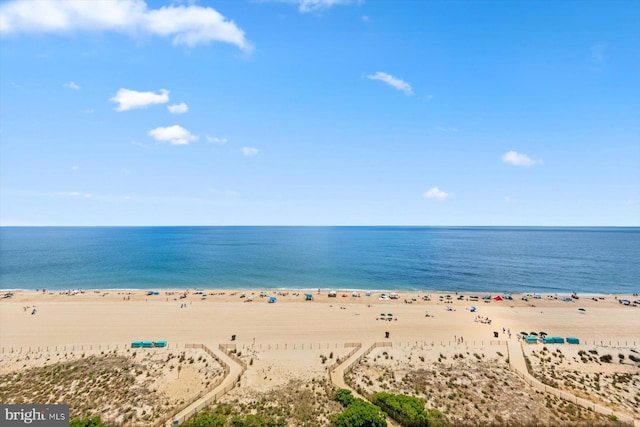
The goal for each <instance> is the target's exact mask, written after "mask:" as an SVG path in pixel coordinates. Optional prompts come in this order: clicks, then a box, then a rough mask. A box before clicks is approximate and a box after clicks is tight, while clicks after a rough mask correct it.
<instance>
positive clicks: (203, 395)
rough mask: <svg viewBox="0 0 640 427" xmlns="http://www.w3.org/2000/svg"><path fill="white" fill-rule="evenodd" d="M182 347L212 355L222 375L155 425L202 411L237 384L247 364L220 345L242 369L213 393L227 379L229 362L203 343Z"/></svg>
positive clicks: (179, 419)
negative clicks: (189, 408)
mask: <svg viewBox="0 0 640 427" xmlns="http://www.w3.org/2000/svg"><path fill="white" fill-rule="evenodd" d="M184 348H200V349H202V350H204V351H205V352H206V353H207V354H208V355H210V356H211V357H213V358H214V359H215V360H217V361H218V362H219V363H220V364H221V365H222V366H223V367H224V376H222V377H221V378H218V379H217V380H216V381H215V383H213V384H212V385H210V386H209V387H208V388H207V389H206V390H204V391H202V392H200V393H198V395H197V396H195V397H194V398H193V399H191V401H190V402H188V403H185V404H184V405H182V406H180V407H179V408H177V409H175V410H174V411H172V414H171V415H169V416H165V417H163V418H162V419H161V420H159V421H157V422H156V423H155V426H157V427H159V426H164V425H172V424H174V423H175V421H178V423H179V424H182V423H184V422H185V421H186V420H187V419H188V418H190V417H191V416H193V415H194V414H196V413H197V412H199V411H202V410H203V409H205V408H206V407H208V406H209V405H211V404H212V403H213V402H215V401H217V400H218V399H219V398H220V397H222V396H223V395H224V394H225V393H227V392H229V390H231V389H233V388H234V387H235V386H236V384H238V382H239V381H240V378H241V377H242V374H244V371H245V370H246V369H247V365H246V364H245V363H244V362H243V361H242V360H240V359H239V358H238V357H237V356H235V355H234V354H232V353H228V352H227V351H225V350H224V349H223V345H220V350H222V351H224V352H225V353H226V354H227V355H228V356H229V357H230V358H231V359H232V360H233V361H234V362H236V363H238V364H239V365H240V366H241V367H242V370H241V372H240V374H239V375H238V376H237V377H236V378H234V379H233V381H232V382H231V384H229V385H227V386H226V387H224V388H223V389H220V390H218V391H216V392H215V393H213V391H214V390H215V389H216V388H217V387H219V386H220V385H221V384H222V383H223V382H224V381H225V380H226V379H227V377H228V376H229V373H230V372H231V367H230V366H229V364H228V363H227V362H225V361H224V360H222V359H220V358H219V357H218V356H217V355H216V354H215V353H214V352H213V351H211V349H209V347H207V346H206V345H204V344H185V346H184ZM198 401H201V402H200V403H199V404H198V405H196V406H195V407H194V408H192V409H191V410H190V411H188V412H187V413H186V414H184V415H182V416H181V417H180V418H176V416H177V414H179V413H180V412H182V411H184V410H185V409H187V408H188V407H189V406H191V405H193V404H194V403H196V402H198Z"/></svg>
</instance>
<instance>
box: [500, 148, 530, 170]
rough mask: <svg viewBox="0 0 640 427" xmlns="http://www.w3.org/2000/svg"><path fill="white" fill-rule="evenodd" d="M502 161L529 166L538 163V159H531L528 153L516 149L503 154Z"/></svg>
mask: <svg viewBox="0 0 640 427" xmlns="http://www.w3.org/2000/svg"><path fill="white" fill-rule="evenodd" d="M502 161H503V162H505V163H509V164H512V165H514V166H523V167H529V166H531V165H534V164H536V161H535V160H533V159H531V158H530V157H529V156H527V155H526V154H521V153H518V152H516V151H513V150H512V151H507V152H506V153H504V154H503V155H502Z"/></svg>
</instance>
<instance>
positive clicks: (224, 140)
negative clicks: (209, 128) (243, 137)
mask: <svg viewBox="0 0 640 427" xmlns="http://www.w3.org/2000/svg"><path fill="white" fill-rule="evenodd" d="M206 138H207V141H209V142H210V143H212V144H226V143H227V142H228V141H229V140H228V139H227V138H218V137H217V136H209V135H207V136H206Z"/></svg>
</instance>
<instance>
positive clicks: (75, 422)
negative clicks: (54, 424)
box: [69, 417, 107, 427]
mask: <svg viewBox="0 0 640 427" xmlns="http://www.w3.org/2000/svg"><path fill="white" fill-rule="evenodd" d="M69 427H107V425H106V424H104V423H103V422H102V420H101V419H100V417H91V418H82V419H81V418H74V419H72V420H71V421H70V422H69Z"/></svg>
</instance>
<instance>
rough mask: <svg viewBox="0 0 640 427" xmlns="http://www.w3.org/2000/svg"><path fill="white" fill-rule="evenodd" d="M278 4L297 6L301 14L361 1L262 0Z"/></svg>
mask: <svg viewBox="0 0 640 427" xmlns="http://www.w3.org/2000/svg"><path fill="white" fill-rule="evenodd" d="M263 1H267V2H268V1H272V2H279V3H291V4H296V5H298V10H299V11H300V12H301V13H309V12H317V11H320V10H323V9H329V8H330V7H331V6H337V5H347V4H353V3H360V2H361V1H362V0H263Z"/></svg>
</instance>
